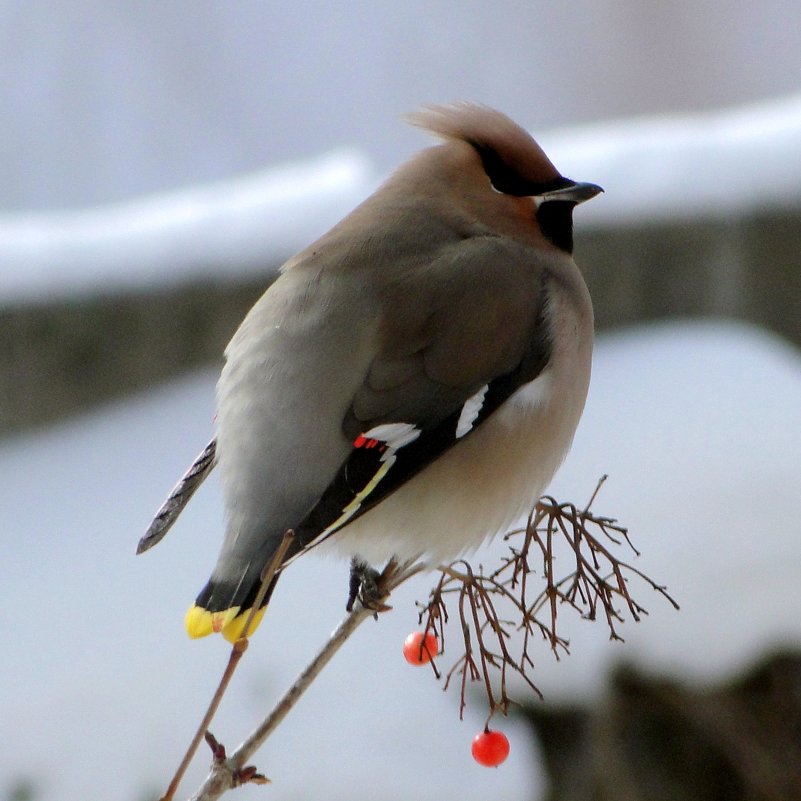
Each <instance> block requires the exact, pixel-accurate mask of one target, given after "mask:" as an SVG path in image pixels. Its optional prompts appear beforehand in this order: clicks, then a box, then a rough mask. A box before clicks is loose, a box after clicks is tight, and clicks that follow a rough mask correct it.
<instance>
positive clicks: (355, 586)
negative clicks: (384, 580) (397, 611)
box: [345, 556, 390, 613]
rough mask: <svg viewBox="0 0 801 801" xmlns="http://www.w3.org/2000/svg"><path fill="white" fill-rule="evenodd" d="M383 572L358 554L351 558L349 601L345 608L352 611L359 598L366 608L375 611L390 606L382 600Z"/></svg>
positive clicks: (380, 610)
mask: <svg viewBox="0 0 801 801" xmlns="http://www.w3.org/2000/svg"><path fill="white" fill-rule="evenodd" d="M380 580H381V573H379V572H378V571H377V570H375V569H374V568H372V567H370V565H368V564H367V562H365V561H364V560H362V559H359V557H358V556H354V557H353V558H352V559H351V560H350V585H349V590H348V603H347V604H346V606H345V609H346V610H347V611H348V612H350V611H352V609H353V604H354V603H355V602H356V599H357V598H358V599H359V601H360V603H361V604H362V606H363V607H364V608H365V609H372V610H373V611H374V612H376V613H378V612H385V611H386V610H387V609H389V608H390V607H388V606H387V605H386V604H385V603H383V602H382V600H381V599H382V597H383V593H382V592H381V590H380V589H379V583H380Z"/></svg>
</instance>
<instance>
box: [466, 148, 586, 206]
mask: <svg viewBox="0 0 801 801" xmlns="http://www.w3.org/2000/svg"><path fill="white" fill-rule="evenodd" d="M470 144H471V145H472V146H473V147H474V148H475V149H476V152H477V153H478V155H479V156H480V157H481V163H482V165H483V166H484V172H485V173H486V174H487V177H488V178H489V180H490V183H491V184H492V188H493V189H495V190H497V191H498V192H502V193H503V194H504V195H512V196H513V197H533V196H535V195H541V194H544V193H545V192H553V191H554V190H555V189H566V188H567V187H569V186H573V181H571V180H570V179H569V178H563V177H562V176H561V175H560V176H558V177H557V178H554V179H552V180H550V181H542V182H535V181H530V180H528V179H527V178H524V177H523V176H522V175H521V174H520V173H519V172H518V171H517V170H516V169H515V168H514V167H512V166H511V165H510V164H508V163H507V162H505V161H504V160H503V158H502V157H501V156H500V155H499V154H498V151H497V150H493V149H492V148H491V147H487V146H486V145H482V144H479V143H478V142H472V141H471V142H470Z"/></svg>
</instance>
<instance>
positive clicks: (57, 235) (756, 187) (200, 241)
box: [0, 95, 801, 303]
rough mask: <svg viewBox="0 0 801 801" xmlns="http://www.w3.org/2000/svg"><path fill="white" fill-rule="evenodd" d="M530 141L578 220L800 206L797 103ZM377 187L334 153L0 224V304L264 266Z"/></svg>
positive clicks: (348, 154) (800, 103)
mask: <svg viewBox="0 0 801 801" xmlns="http://www.w3.org/2000/svg"><path fill="white" fill-rule="evenodd" d="M537 136H538V138H539V139H540V141H541V142H542V143H543V145H544V146H545V148H546V150H547V151H548V152H549V154H551V156H552V157H553V160H554V162H555V163H556V165H557V166H558V167H559V169H561V170H562V172H564V173H565V174H566V175H570V176H571V177H573V178H576V179H580V180H587V181H594V182H596V183H599V184H601V185H602V186H603V187H604V189H605V190H606V194H605V195H603V196H602V197H600V198H598V199H596V200H594V201H593V202H592V203H588V204H587V205H586V206H583V207H582V208H581V209H580V210H579V212H578V213H577V215H576V216H577V225H578V226H583V225H589V224H596V225H618V224H623V223H629V222H635V221H643V220H650V219H663V218H688V217H689V218H693V219H697V218H698V217H699V216H710V217H716V216H720V215H730V214H733V213H735V212H744V211H748V210H752V209H755V208H761V207H765V206H771V205H777V204H778V205H781V204H790V203H794V204H796V205H798V204H799V203H801V95H794V96H792V97H789V98H784V99H780V100H775V101H771V102H765V103H761V104H759V105H753V106H747V107H742V108H737V109H731V110H724V111H712V112H708V113H704V114H695V115H680V116H668V115H662V116H658V117H650V118H643V119H634V120H621V121H618V122H610V123H605V124H600V125H591V126H584V127H577V128H572V129H569V130H557V131H550V132H544V133H540V132H537ZM423 144H425V142H424V141H423V140H421V145H423ZM379 180H380V176H378V175H377V174H376V172H375V170H374V169H373V168H371V166H370V165H369V164H368V162H367V160H366V158H365V157H364V156H362V155H360V154H358V153H356V152H353V151H345V152H337V153H332V154H329V155H327V156H323V157H321V158H319V159H316V160H313V161H309V162H305V163H301V164H295V165H285V166H282V167H278V168H273V169H269V170H265V171H263V172H260V173H256V174H254V175H250V176H245V177H242V178H236V179H232V180H230V181H226V182H220V183H217V184H210V185H206V186H200V187H197V188H190V189H186V190H184V191H179V192H171V193H168V194H164V195H157V196H154V197H148V198H142V199H140V200H135V201H131V202H128V203H122V204H117V205H113V206H109V207H106V208H99V209H87V210H76V211H66V212H59V213H39V214H28V215H25V214H13V215H5V216H0V300H2V301H4V302H6V303H8V302H25V301H31V300H43V299H47V298H48V297H52V296H54V295H55V296H60V295H64V294H68V295H74V294H76V293H91V294H98V293H103V292H114V291H118V290H121V289H131V288H135V289H140V288H146V287H148V286H152V285H159V284H163V283H164V282H180V281H184V280H187V279H188V278H213V279H220V278H223V279H224V277H225V276H227V275H230V274H238V273H242V272H251V271H254V270H260V271H262V272H264V271H265V270H267V269H269V268H270V267H273V266H275V265H277V264H279V263H280V262H282V261H283V260H284V259H286V258H287V257H288V256H289V255H291V254H292V253H294V252H296V251H298V250H300V249H301V248H302V247H304V246H305V245H307V244H308V243H309V242H310V241H312V240H313V239H314V238H315V237H316V236H318V235H319V234H321V233H323V232H324V231H325V230H327V229H328V228H329V227H330V226H331V225H332V224H333V223H334V222H336V221H337V220H338V219H339V218H341V217H342V216H344V215H345V214H346V213H347V212H348V211H350V209H351V208H353V207H354V206H355V205H356V204H357V203H358V202H360V201H361V200H363V199H364V198H365V197H366V196H367V195H368V194H369V193H370V192H371V191H372V190H373V189H374V188H375V186H376V185H377V184H378V182H379Z"/></svg>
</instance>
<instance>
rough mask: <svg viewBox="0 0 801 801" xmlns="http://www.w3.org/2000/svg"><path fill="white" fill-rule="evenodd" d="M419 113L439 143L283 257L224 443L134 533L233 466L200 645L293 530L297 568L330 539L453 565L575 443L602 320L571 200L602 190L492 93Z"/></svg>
mask: <svg viewBox="0 0 801 801" xmlns="http://www.w3.org/2000/svg"><path fill="white" fill-rule="evenodd" d="M411 121H412V122H413V123H414V124H415V125H418V126H420V127H422V128H426V129H428V130H429V131H432V132H433V133H434V134H436V135H438V136H439V137H441V138H442V139H443V140H444V142H443V143H442V144H440V145H438V146H435V147H431V148H428V149H426V150H424V151H422V152H421V153H419V154H418V155H416V156H415V157H414V158H412V159H411V161H409V162H408V163H406V164H404V165H403V166H402V167H400V168H399V169H398V170H397V171H396V172H395V173H394V174H393V175H392V176H391V177H390V178H389V179H388V180H387V181H386V183H384V184H383V185H382V186H381V187H380V188H379V189H378V190H377V191H376V192H375V193H374V194H373V195H372V196H371V197H369V198H368V199H367V200H366V201H365V202H364V203H362V204H361V205H360V206H358V207H357V208H356V209H355V210H354V211H353V212H351V213H350V214H349V215H348V216H347V217H345V219H344V220H342V221H341V222H340V223H338V224H337V225H336V226H334V228H332V229H331V230H330V231H329V232H328V233H327V234H325V235H324V236H323V237H321V238H320V239H318V240H317V241H316V242H315V243H314V244H312V245H310V246H309V247H308V248H307V249H306V250H304V251H302V252H301V253H299V254H298V255H297V256H295V257H294V258H292V259H290V260H289V261H288V262H287V263H286V264H285V265H284V266H283V267H282V269H281V274H280V277H279V278H278V279H277V280H276V281H275V282H274V283H273V284H272V286H270V288H269V289H268V290H267V291H266V292H265V293H264V295H263V296H262V297H261V299H260V300H259V301H258V302H257V303H256V305H255V306H254V307H253V308H252V309H251V310H250V312H249V313H248V315H247V317H245V320H244V321H243V323H242V325H241V326H240V327H239V330H238V331H237V332H236V333H235V334H234V337H233V339H232V340H231V342H230V343H229V345H228V347H227V349H226V351H225V356H226V363H225V366H224V368H223V371H222V374H221V376H220V380H219V383H218V385H217V395H218V415H217V437H216V453H215V443H214V441H212V443H210V444H209V446H208V447H207V448H206V450H204V451H203V453H202V454H201V455H200V457H198V460H197V461H196V463H195V465H193V467H192V468H191V469H190V471H189V472H188V473H187V475H186V476H185V477H184V479H183V480H182V482H181V483H180V484H179V485H178V486H177V487H176V489H175V490H174V491H173V494H172V495H171V496H170V498H169V499H168V501H167V502H166V503H165V506H164V507H163V508H162V510H161V512H160V513H159V515H158V516H157V517H156V519H155V520H154V523H153V526H152V527H151V530H150V531H149V533H148V534H147V535H146V536H145V538H143V540H142V543H140V551H141V550H145V549H146V548H147V547H149V546H150V545H152V544H154V542H156V541H158V539H160V538H161V537H162V536H163V535H164V533H166V529H167V528H168V527H169V526H170V525H171V524H172V522H173V520H174V518H175V517H176V516H177V514H178V512H179V511H180V509H181V508H182V507H183V505H184V504H185V503H186V501H187V500H188V498H189V496H190V495H191V494H192V492H194V489H195V488H196V486H197V485H198V484H199V483H200V481H201V480H202V479H203V477H204V476H205V475H206V474H207V473H208V471H209V470H210V469H211V467H212V466H213V465H214V464H215V463H216V464H218V465H219V470H220V473H221V478H222V488H223V493H224V498H225V509H226V520H227V529H226V534H225V539H224V541H223V545H222V550H221V552H220V555H219V559H218V561H217V565H216V566H215V568H214V571H213V573H212V575H211V578H210V579H209V581H208V583H207V584H206V586H205V587H204V588H203V590H202V591H201V592H200V594H199V595H198V597H197V600H196V601H195V605H194V606H193V607H192V608H191V609H190V610H189V612H188V614H187V618H186V625H187V629H188V631H189V634H190V636H192V637H200V636H203V635H206V634H210V633H211V632H213V631H221V632H222V633H223V635H225V636H226V638H227V639H229V640H232V641H234V640H236V639H237V637H238V636H239V635H240V633H241V631H242V628H243V625H244V622H245V620H246V617H247V612H249V610H250V607H251V606H252V604H253V602H254V600H255V598H256V594H257V592H258V590H259V587H260V584H261V578H260V577H261V574H262V571H263V569H264V568H265V566H266V565H267V564H268V563H269V562H270V560H271V557H272V555H273V554H274V553H275V551H276V550H277V548H278V547H279V544H280V543H281V541H282V539H283V536H284V533H285V532H286V531H287V530H288V529H292V530H294V532H295V538H294V540H293V541H292V543H291V546H290V550H289V552H288V553H287V554H286V556H285V557H284V561H283V565H284V566H286V564H287V562H288V561H290V560H291V559H292V558H294V557H295V556H296V555H297V554H298V553H301V552H304V551H306V550H309V549H310V548H312V547H314V546H317V545H320V544H321V543H323V542H325V543H326V544H325V546H323V547H325V548H331V547H334V548H338V549H340V550H341V551H343V552H344V553H347V554H351V555H358V557H359V558H360V559H362V560H365V561H366V562H369V563H371V564H374V565H380V564H382V563H383V562H386V561H387V560H389V559H391V558H392V557H398V558H401V559H407V558H411V557H417V556H419V557H421V558H423V559H425V560H426V561H427V562H428V563H430V564H431V565H433V566H436V565H437V564H440V563H441V562H442V561H450V560H452V559H454V558H456V557H457V556H459V555H460V554H462V553H464V552H465V551H467V550H469V549H471V548H474V547H476V546H478V545H479V544H480V543H481V542H482V541H483V540H485V539H486V538H487V537H490V536H492V535H494V534H497V533H498V532H501V531H504V530H505V529H506V528H507V527H508V526H510V525H512V524H513V523H514V522H515V521H516V520H518V519H519V518H520V516H521V515H523V514H524V513H526V512H527V511H528V510H529V509H530V508H531V507H532V506H533V504H534V503H535V502H536V501H537V499H538V498H539V497H540V495H541V494H542V492H543V491H544V489H545V487H546V485H547V483H548V482H549V481H550V479H551V477H552V476H553V474H554V472H555V471H556V469H557V468H558V467H559V465H560V463H561V462H562V459H563V458H564V456H565V454H566V452H567V450H568V448H569V446H570V443H571V441H572V439H573V434H574V432H575V429H576V426H577V424H578V421H579V417H580V416H581V412H582V409H583V407H584V401H585V398H586V394H587V387H588V384H589V378H590V360H591V353H592V342H593V313H592V304H591V301H590V296H589V293H588V291H587V287H586V285H585V283H584V280H583V279H582V277H581V274H580V273H579V271H578V269H577V267H576V265H575V263H574V261H573V259H572V257H571V251H572V245H573V237H572V226H573V223H572V212H573V208H574V206H575V205H576V204H578V203H581V202H583V201H585V200H589V199H590V198H592V197H594V196H595V195H596V194H598V193H599V192H600V191H601V188H600V187H598V186H595V185H594V184H587V183H576V182H574V181H571V180H569V179H568V178H564V177H563V176H562V175H560V174H559V172H558V171H557V169H556V168H555V167H554V166H553V164H551V162H550V161H549V159H548V157H547V156H546V155H545V153H544V152H543V151H542V149H541V148H540V147H539V145H537V143H536V142H535V141H534V140H533V139H532V138H531V136H529V134H528V133H526V131H524V130H523V129H522V128H521V127H519V126H518V125H516V124H515V123H514V122H513V121H512V120H510V119H509V118H508V117H506V116H504V115H503V114H500V113H499V112H497V111H493V110H492V109H489V108H486V107H484V106H477V105H471V104H467V103H460V104H457V105H453V106H445V107H431V108H426V109H425V110H422V111H420V112H418V113H416V114H414V115H413V116H412V117H411ZM276 578H277V576H276ZM271 589H272V587H271ZM268 597H269V595H268ZM263 611H264V610H263V609H261V610H259V612H258V614H257V616H256V620H255V621H254V625H255V623H257V622H258V621H259V620H260V618H261V614H262V613H263Z"/></svg>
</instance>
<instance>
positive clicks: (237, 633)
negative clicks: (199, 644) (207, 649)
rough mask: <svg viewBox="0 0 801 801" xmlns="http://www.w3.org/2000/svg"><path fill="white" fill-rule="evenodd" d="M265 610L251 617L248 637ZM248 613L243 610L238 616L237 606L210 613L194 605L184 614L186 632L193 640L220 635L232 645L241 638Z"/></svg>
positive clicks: (246, 610) (247, 610) (260, 610)
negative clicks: (210, 635)
mask: <svg viewBox="0 0 801 801" xmlns="http://www.w3.org/2000/svg"><path fill="white" fill-rule="evenodd" d="M265 609H266V607H262V608H261V609H259V611H258V612H256V614H255V615H254V616H253V622H252V623H251V624H250V628H249V629H248V635H250V634H253V632H254V631H256V629H257V628H258V625H259V623H261V619H262V618H263V617H264V610H265ZM249 613H250V609H245V610H244V611H243V612H242V613H241V614H240V612H239V607H238V606H232V607H231V608H230V609H225V610H223V611H222V612H210V611H209V610H208V609H204V608H203V607H202V606H197V605H196V604H195V605H193V606H192V607H190V609H189V611H188V612H187V613H186V620H185V622H186V632H187V634H188V635H189V636H190V637H191V638H192V639H193V640H195V639H197V638H198V637H206V636H208V635H209V634H217V633H221V634H222V635H223V637H225V639H226V640H228V642H232V643H233V642H236V641H237V640H238V639H239V638H240V637H241V636H242V632H243V630H244V628H245V623H247V619H248V617H249Z"/></svg>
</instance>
